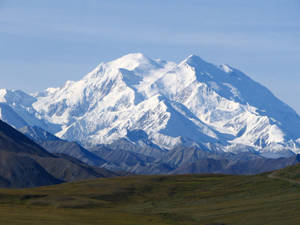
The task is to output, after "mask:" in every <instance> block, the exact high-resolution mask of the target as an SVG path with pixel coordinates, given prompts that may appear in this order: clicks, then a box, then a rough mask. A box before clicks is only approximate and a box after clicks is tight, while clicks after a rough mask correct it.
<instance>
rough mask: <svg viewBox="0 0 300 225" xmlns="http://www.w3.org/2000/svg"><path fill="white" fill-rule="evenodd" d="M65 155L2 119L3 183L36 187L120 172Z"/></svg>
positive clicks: (0, 177)
mask: <svg viewBox="0 0 300 225" xmlns="http://www.w3.org/2000/svg"><path fill="white" fill-rule="evenodd" d="M116 175H117V174H116V173H113V172H110V171H108V170H106V169H100V168H94V167H90V166H87V165H86V164H83V163H82V162H80V161H76V160H75V159H73V158H70V157H68V156H64V155H59V156H58V155H53V154H51V153H49V152H47V151H46V150H44V149H43V148H42V147H40V146H39V145H38V144H36V143H35V142H33V141H32V140H30V139H29V138H27V137H26V136H25V135H23V134H22V133H20V132H19V131H17V130H15V129H14V128H12V127H11V126H9V125H8V124H6V123H4V122H2V121H1V120H0V186H1V187H17V188H20V187H34V186H41V185H50V184H57V183H62V182H66V181H76V180H82V179H91V178H97V177H108V176H116Z"/></svg>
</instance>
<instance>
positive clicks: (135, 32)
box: [0, 0, 300, 113]
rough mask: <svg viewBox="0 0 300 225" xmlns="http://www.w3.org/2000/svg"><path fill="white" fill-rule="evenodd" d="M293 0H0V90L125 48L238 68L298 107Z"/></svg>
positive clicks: (73, 71)
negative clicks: (196, 57) (192, 55)
mask: <svg viewBox="0 0 300 225" xmlns="http://www.w3.org/2000/svg"><path fill="white" fill-rule="evenodd" d="M299 12H300V1H299V0H264V1H261V0H252V1H244V0H226V1H225V0H224V1H221V0H197V1H196V0H185V1H184V0H164V1H161V0H160V1H158V0H152V1H138V0H110V1H101V0H72V1H71V0H64V1H61V0H51V1H50V0H44V1H41V0H27V1H24V0H0V72H1V73H0V88H10V89H23V90H25V91H27V92H35V91H38V90H42V89H44V88H46V87H50V86H51V87H55V86H61V85H62V84H64V82H65V81H66V80H79V79H80V78H81V77H83V76H84V75H85V74H86V73H87V72H89V71H90V70H91V69H93V68H94V67H95V66H96V65H97V64H99V63H100V62H101V61H109V60H111V59H114V58H117V57H120V56H122V55H124V54H127V53H130V52H142V53H144V54H145V55H147V56H149V57H153V58H162V59H166V60H173V61H176V62H179V61H181V60H183V59H184V58H185V57H187V56H188V55H190V54H196V55H199V56H200V57H202V58H203V59H204V60H207V61H210V62H213V63H215V64H223V63H225V64H229V65H231V66H233V67H236V68H238V69H241V70H242V71H244V72H245V73H246V74H248V75H249V76H250V77H252V78H253V79H254V80H256V81H258V82H260V83H262V84H263V85H265V86H267V87H268V88H269V89H271V91H272V92H273V93H274V94H275V95H276V96H278V97H279V98H280V99H282V100H283V101H285V102H286V103H288V104H289V105H291V106H292V107H293V108H294V109H296V110H297V111H298V113H300V100H299V97H300V87H299V86H300V72H299V65H300V13H299Z"/></svg>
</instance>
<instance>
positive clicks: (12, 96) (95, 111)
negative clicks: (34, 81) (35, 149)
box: [0, 53, 300, 158]
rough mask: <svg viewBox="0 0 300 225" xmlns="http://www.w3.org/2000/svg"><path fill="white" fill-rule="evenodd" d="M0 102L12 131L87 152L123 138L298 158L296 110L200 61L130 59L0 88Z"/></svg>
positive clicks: (227, 70) (229, 71) (236, 74)
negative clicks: (57, 83) (55, 80)
mask: <svg viewBox="0 0 300 225" xmlns="http://www.w3.org/2000/svg"><path fill="white" fill-rule="evenodd" d="M0 103H1V104H0V118H1V119H3V120H4V121H6V122H8V123H10V124H11V125H13V126H15V127H17V128H20V127H21V126H25V125H30V126H38V127H41V128H43V129H45V130H47V131H49V132H51V133H53V134H55V135H56V136H58V137H60V138H62V139H66V140H69V141H77V142H79V143H81V144H82V145H83V146H95V145H99V144H112V143H114V142H116V141H118V140H120V139H125V140H127V141H128V142H130V143H132V144H134V145H137V146H140V147H143V146H145V145H151V146H155V148H159V149H161V150H164V151H170V150H172V149H174V148H176V147H178V146H188V147H191V146H198V147H201V148H206V149H208V150H218V151H224V152H240V151H253V152H257V153H259V154H261V155H263V156H266V157H270V158H273V157H275V158H276V157H282V156H283V157H288V156H290V155H291V154H294V153H300V141H299V140H300V117H299V115H297V113H296V112H295V111H294V110H293V109H292V108H291V107H289V106H288V105H287V104H285V103H283V102H282V101H280V100H279V99H278V98H277V97H275V96H274V95H273V94H272V93H271V92H270V91H269V90H268V89H267V88H266V87H264V86H262V85H261V84H259V83H257V82H255V81H254V80H252V79H251V78H250V77H248V76H247V75H246V74H244V73H243V72H241V71H239V70H238V69H235V68H232V67H230V66H229V65H220V66H219V65H214V64H212V63H209V62H206V61H204V60H203V59H201V58H200V57H198V56H196V55H191V56H189V57H187V58H186V59H184V60H183V61H181V62H180V63H175V62H170V61H165V60H160V59H151V58H149V57H147V56H145V55H143V54H141V53H133V54H128V55H125V56H123V57H121V58H118V59H116V60H113V61H110V62H107V63H100V64H99V65H98V66H97V67H96V68H95V69H94V70H92V71H91V72H89V73H88V74H87V75H85V76H84V77H83V78H82V79H81V80H79V81H67V82H66V83H65V85H63V86H62V87H58V88H48V89H46V90H44V91H42V92H39V93H34V94H26V93H25V92H23V91H20V90H17V91H15V90H6V89H1V90H0ZM12 112H13V113H12ZM132 134H134V135H135V137H133V135H132ZM150 154H151V153H150Z"/></svg>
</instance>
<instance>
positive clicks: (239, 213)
mask: <svg viewBox="0 0 300 225" xmlns="http://www.w3.org/2000/svg"><path fill="white" fill-rule="evenodd" d="M293 168H294V167H291V168H288V169H287V170H290V171H293ZM296 168H300V167H299V166H298V167H297V166H296ZM282 171H284V170H282ZM297 171H298V173H299V172H300V171H299V169H298V170H297ZM286 173H287V172H286ZM295 173H297V172H295ZM276 176H277V177H276V178H272V177H269V174H262V175H257V176H229V175H180V176H129V177H116V178H103V179H96V180H89V181H82V182H76V183H66V184H60V185H54V186H47V187H40V188H33V189H21V190H12V189H0V224H8V225H9V224H13V225H18V224H22V225H27V224H28V225H34V224H45V225H46V224H49V225H50V224H51V225H68V224H78V225H79V224H80V225H87V224H101V225H114V224H116V225H152V224H153V225H167V224H172V225H177V224H178V225H196V224H197V225H200V224H203V225H221V224H226V225H230V224H238V225H256V224H257V225H268V224H270V225H276V224H278V225H293V224H295V225H296V224H297V225H298V224H300V185H299V184H297V183H291V182H289V181H288V180H281V179H280V175H279V174H277V175H276ZM295 176H296V175H295Z"/></svg>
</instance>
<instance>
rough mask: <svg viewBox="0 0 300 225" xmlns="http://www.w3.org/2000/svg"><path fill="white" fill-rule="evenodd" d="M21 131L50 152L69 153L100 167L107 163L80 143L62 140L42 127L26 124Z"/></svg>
mask: <svg viewBox="0 0 300 225" xmlns="http://www.w3.org/2000/svg"><path fill="white" fill-rule="evenodd" d="M19 131H20V132H22V133H23V134H25V135H26V136H27V137H29V138H30V139H32V140H33V141H34V142H36V143H38V144H39V145H40V146H42V147H43V148H44V149H46V150H47V151H48V152H50V153H54V154H65V155H69V156H71V157H74V158H76V159H78V160H80V161H82V162H84V163H86V164H88V165H90V166H97V167H100V166H101V165H103V164H104V163H106V161H105V160H104V159H102V158H100V157H99V156H97V155H96V154H93V153H92V152H90V151H88V150H86V149H85V148H83V147H82V146H81V145H79V144H78V143H76V142H68V141H65V140H62V139H60V138H58V137H56V136H54V135H53V134H51V133H49V132H47V131H45V130H43V129H42V128H40V127H36V126H34V127H30V126H25V127H22V128H20V129H19Z"/></svg>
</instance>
